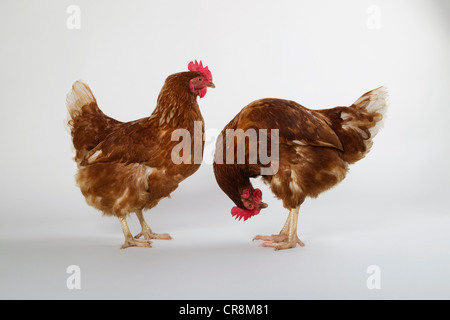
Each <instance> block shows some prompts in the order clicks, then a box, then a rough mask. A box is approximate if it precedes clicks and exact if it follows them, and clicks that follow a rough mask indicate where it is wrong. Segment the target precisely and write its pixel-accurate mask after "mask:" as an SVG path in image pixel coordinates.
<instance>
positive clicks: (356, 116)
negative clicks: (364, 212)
mask: <svg viewBox="0 0 450 320" xmlns="http://www.w3.org/2000/svg"><path fill="white" fill-rule="evenodd" d="M386 109H387V91H386V89H385V87H380V88H378V89H375V90H372V91H369V92H367V93H366V94H364V95H362V96H361V97H360V98H359V99H358V100H357V101H356V102H355V103H353V104H352V105H351V106H350V107H336V108H332V109H324V110H311V109H307V108H305V107H303V106H301V105H300V104H298V103H296V102H293V101H288V100H282V99H262V100H257V101H254V102H252V103H250V104H249V105H247V106H246V107H244V108H243V109H242V110H241V112H239V113H238V114H237V115H236V116H235V117H234V119H233V120H231V122H230V123H229V124H228V125H227V126H226V127H225V128H224V129H223V131H222V135H221V136H220V139H219V140H218V144H217V148H216V157H215V163H214V174H215V177H216V180H217V183H218V185H219V186H220V188H221V189H222V190H223V191H224V192H225V193H226V194H227V195H228V197H229V198H230V199H231V200H232V201H233V202H234V203H235V204H236V207H234V208H233V209H232V210H231V213H232V215H233V216H235V217H236V218H238V219H242V218H244V220H247V219H248V218H250V217H252V216H254V215H256V214H258V213H259V212H260V210H261V209H263V208H265V207H267V205H266V204H265V203H263V202H262V193H261V191H260V190H259V189H254V188H253V186H252V184H251V182H250V178H256V177H258V176H262V179H263V181H264V182H265V183H266V184H268V185H269V187H270V189H271V190H272V192H273V193H274V194H275V196H276V197H277V198H278V199H280V200H282V201H283V206H284V207H285V208H286V209H288V210H289V216H288V218H287V221H286V223H285V225H284V227H283V228H282V230H281V232H280V233H279V234H277V235H269V236H261V235H258V236H256V237H255V238H254V240H264V241H266V242H264V243H263V244H262V245H263V246H266V247H274V248H275V249H287V248H294V247H296V245H297V244H299V245H300V246H303V245H304V244H303V242H302V241H300V239H299V238H298V236H297V221H298V212H299V208H300V205H301V204H302V203H303V202H304V200H305V198H306V197H308V196H309V197H317V196H318V195H319V194H320V193H321V192H324V191H325V190H328V189H330V188H331V187H333V186H335V185H336V184H338V183H339V182H340V181H342V180H343V179H344V178H345V176H346V173H347V170H348V165H349V164H352V163H355V162H356V161H358V160H360V159H362V158H364V156H365V155H366V154H367V153H368V152H369V150H370V148H371V146H372V143H373V142H372V139H373V137H375V135H376V134H377V132H378V130H379V129H380V127H381V125H382V122H383V118H384V114H385V112H386ZM239 129H241V131H240V134H237V132H238V131H239ZM274 129H275V130H274ZM252 132H253V133H254V132H257V133H258V135H257V141H256V142H255V141H254V143H253V147H252V144H251V142H250V140H251V137H252V134H251V133H252ZM227 139H228V142H230V141H231V140H230V139H232V140H233V141H232V142H231V143H228V142H226V141H227ZM274 140H275V142H276V143H273V142H274ZM247 141H248V143H247ZM219 142H220V143H219ZM221 143H222V144H221ZM240 143H241V146H242V143H243V144H244V145H245V146H244V147H245V158H244V159H241V161H239V159H237V156H238V154H239V151H238V149H239V148H240V146H239V144H240ZM230 146H231V147H230ZM265 146H267V150H261V148H264V147H265ZM274 148H276V149H274ZM261 151H264V152H266V154H272V155H273V154H277V155H278V156H277V157H275V158H274V159H272V161H271V163H270V164H268V163H267V161H266V162H261V159H257V161H255V159H256V158H257V157H258V156H261ZM263 154H264V153H263ZM227 157H228V161H227ZM230 159H231V161H230ZM242 160H244V161H242ZM252 160H253V161H252ZM269 165H270V166H269ZM268 167H270V168H268ZM263 168H265V169H270V170H271V171H269V173H268V174H267V173H264V174H262V169H263Z"/></svg>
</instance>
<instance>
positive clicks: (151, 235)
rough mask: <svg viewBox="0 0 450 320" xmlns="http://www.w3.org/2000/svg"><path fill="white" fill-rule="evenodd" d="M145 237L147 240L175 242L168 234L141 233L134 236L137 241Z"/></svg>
mask: <svg viewBox="0 0 450 320" xmlns="http://www.w3.org/2000/svg"><path fill="white" fill-rule="evenodd" d="M140 237H144V239H145V240H150V239H159V240H173V238H172V237H171V236H170V234H168V233H153V232H148V231H141V232H139V233H138V234H137V235H135V236H134V238H135V239H139V238H140Z"/></svg>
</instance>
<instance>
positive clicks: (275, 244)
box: [253, 206, 305, 250]
mask: <svg viewBox="0 0 450 320" xmlns="http://www.w3.org/2000/svg"><path fill="white" fill-rule="evenodd" d="M299 209H300V206H298V207H296V208H293V209H291V211H290V212H289V216H288V218H287V220H286V223H285V224H284V227H283V229H281V231H280V233H279V234H277V235H270V236H262V235H257V236H256V237H254V238H253V240H263V241H266V242H263V243H262V244H261V246H263V247H272V248H274V249H275V250H283V249H290V248H295V247H296V246H297V244H299V245H300V247H304V246H305V244H304V243H303V242H302V241H301V240H300V239H299V237H298V236H297V224H298V211H299Z"/></svg>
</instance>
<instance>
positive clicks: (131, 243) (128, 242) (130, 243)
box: [119, 217, 152, 249]
mask: <svg viewBox="0 0 450 320" xmlns="http://www.w3.org/2000/svg"><path fill="white" fill-rule="evenodd" d="M119 221H120V225H121V226H122V231H123V235H124V236H125V242H124V243H123V245H122V246H121V247H120V249H126V248H129V247H146V248H151V247H152V243H151V242H150V241H138V240H135V239H134V238H133V236H132V235H131V232H130V229H129V228H128V223H127V219H126V218H125V217H119Z"/></svg>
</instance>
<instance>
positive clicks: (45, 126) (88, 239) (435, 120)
mask: <svg viewBox="0 0 450 320" xmlns="http://www.w3.org/2000/svg"><path fill="white" fill-rule="evenodd" d="M70 5H76V6H78V7H79V9H80V25H79V26H80V29H70V28H68V26H67V20H68V19H69V20H70V16H71V14H70V13H67V12H66V10H67V8H68V7H69V6H70ZM449 14H450V5H449V2H448V1H446V0H442V1H438V0H435V1H425V0H420V1H419V0H408V1H406V0H402V1H400V0H397V1H381V0H373V1H359V0H358V1H356V0H347V1H339V2H338V1H331V0H330V1H325V0H322V1H314V2H313V1H276V2H274V1H253V0H252V1H239V2H238V1H201V0H198V1H195V2H192V1H164V2H162V1H136V0H133V1H95V2H94V1H82V0H77V1H56V0H53V1H31V0H26V1H2V2H0V36H1V37H0V39H1V40H0V41H1V50H0V70H1V72H0V88H1V95H0V107H1V109H0V110H1V111H0V112H1V113H0V146H1V153H2V154H1V166H0V173H1V178H2V179H1V182H0V188H1V194H2V200H1V202H0V210H1V212H0V261H1V262H0V283H1V285H0V298H13V299H14V298H31V299H33V298H44V299H46V298H62V299H78V298H88V299H89V298H137V299H140V298H142V299H188V298H191V299H316V298H326V299H334V298H344V299H350V298H357V299H381V298H388V299H394V298H450V278H449V277H448V270H449V268H450V258H449V257H450V235H449V233H448V230H449V226H450V216H449V211H450V210H449V207H450V206H449V204H450V201H449V197H448V191H449V189H450V188H449V186H450V183H449V181H450V170H449V166H448V164H449V160H450V151H449V150H450V149H449V142H448V138H449V137H450V135H449V129H448V119H449V116H450V111H449V102H448V92H449V88H450V62H449V59H448V57H449V56H450V43H449V37H450V23H449V22H448V21H449ZM69 22H70V21H69ZM69 25H70V23H69ZM194 59H201V60H203V62H204V63H205V64H207V65H208V66H209V67H210V70H211V71H212V74H213V77H214V83H215V84H216V89H209V90H208V93H207V95H206V97H205V98H203V99H201V100H200V101H199V104H200V107H201V110H202V113H203V116H204V118H205V121H206V128H207V130H210V131H213V130H221V129H222V128H223V126H224V125H225V124H226V123H228V121H229V120H230V119H231V118H232V117H234V115H235V114H236V113H237V112H239V111H240V110H241V108H242V107H243V106H245V105H246V104H248V103H249V102H251V101H253V100H255V99H259V98H264V97H278V98H285V99H291V100H295V101H297V102H299V103H300V104H302V105H304V106H307V107H310V108H315V109H319V108H330V107H334V106H337V105H350V104H351V103H352V102H353V101H355V100H356V99H357V98H358V97H359V96H360V95H361V94H363V93H364V92H366V91H368V90H371V89H373V88H376V87H379V86H381V85H386V86H387V87H388V88H389V92H390V101H391V105H390V109H389V111H388V119H387V121H386V125H385V128H384V129H383V130H382V131H381V132H380V133H379V135H378V136H377V138H376V139H375V143H374V147H373V148H372V151H371V153H370V154H369V155H368V156H367V157H366V158H365V159H363V160H362V161H360V162H359V163H357V164H355V165H353V166H352V167H351V170H350V173H349V175H348V176H347V178H346V179H345V180H344V181H343V182H342V183H341V184H340V185H339V186H337V187H336V188H334V189H333V190H331V191H329V192H326V193H324V194H322V195H321V196H320V197H319V198H318V199H315V200H307V201H306V202H305V204H304V205H303V206H302V208H301V211H300V212H301V215H300V219H299V235H300V238H301V239H302V240H303V241H304V242H305V243H306V247H305V248H299V247H298V248H297V249H294V250H286V251H282V252H273V251H272V250H271V249H268V248H261V247H258V244H257V243H252V242H251V239H252V237H253V236H254V235H256V234H270V233H276V232H278V231H279V230H280V229H281V227H282V225H283V223H284V221H285V218H286V211H285V210H284V209H283V207H282V205H281V202H280V201H277V200H276V199H274V197H273V196H272V194H271V192H270V190H268V189H267V187H266V186H264V185H262V184H261V183H260V182H258V181H256V182H255V185H257V186H259V187H260V188H261V189H262V190H263V197H264V199H265V201H266V202H267V203H268V204H269V208H268V209H266V210H264V211H263V212H262V213H261V214H260V215H258V216H256V217H254V218H252V219H250V220H248V221H247V222H245V223H244V222H237V221H234V220H233V219H232V217H231V215H230V209H231V207H232V206H233V203H232V202H231V201H230V200H229V199H228V198H227V197H226V196H225V194H223V193H222V191H221V190H220V189H219V188H218V186H217V184H216V182H215V179H214V175H213V172H212V166H211V164H207V163H205V164H203V165H202V167H201V168H200V170H199V171H198V172H197V173H196V174H195V175H194V176H192V177H191V178H190V179H188V180H186V181H184V182H183V183H182V184H181V186H180V187H179V188H178V189H177V190H176V191H175V192H174V193H173V194H172V199H165V200H163V201H161V203H160V205H158V206H157V207H156V208H155V209H153V210H151V211H150V212H148V213H147V214H146V217H147V218H148V221H149V223H150V225H151V226H152V228H153V229H154V230H155V231H156V232H169V233H170V234H171V235H172V236H173V237H174V238H175V240H174V241H169V242H164V241H154V248H153V249H142V248H130V249H127V250H119V247H120V245H121V244H122V242H123V236H122V231H121V229H120V226H119V223H118V221H117V219H114V218H107V217H102V215H101V214H100V213H98V212H97V211H96V210H95V209H93V208H91V207H89V206H87V205H86V203H85V200H84V198H83V197H82V195H81V193H80V191H79V189H78V188H77V187H76V185H75V181H74V174H75V172H76V170H75V169H76V166H75V163H74V162H73V161H72V157H73V155H74V153H73V149H72V147H71V141H70V135H69V133H68V130H67V129H66V128H65V118H66V109H65V95H66V93H67V92H68V91H69V90H70V88H71V85H72V83H73V82H74V81H75V80H78V79H83V80H84V81H86V82H87V83H88V84H89V85H90V86H91V88H92V90H93V92H94V95H95V96H96V98H97V101H98V103H99V105H100V108H101V109H102V110H103V111H104V112H105V113H106V114H108V115H109V116H112V117H114V118H116V119H118V120H121V121H130V120H134V119H137V118H141V117H144V116H147V115H149V114H150V113H151V112H152V110H153V108H154V107H155V101H156V98H157V95H158V93H159V90H160V88H161V86H162V84H163V82H164V79H165V77H167V76H168V75H169V74H172V73H175V72H180V71H184V70H187V64H188V62H189V61H191V60H194ZM212 143H213V142H212V140H210V141H207V148H208V149H209V150H212ZM130 226H131V228H132V229H133V230H132V231H133V233H137V232H138V231H139V230H138V229H139V227H138V223H137V219H136V218H132V219H131V221H130ZM69 265H78V266H79V267H80V270H81V289H79V290H69V289H68V288H67V286H66V280H67V278H68V276H69V275H68V274H67V273H66V268H67V267H68V266H69ZM371 265H375V266H378V267H379V270H380V271H381V277H380V278H379V279H380V281H381V282H380V283H381V289H374V290H370V289H369V288H368V287H367V285H366V281H367V279H368V278H369V276H370V275H369V274H368V273H367V268H368V267H369V266H371Z"/></svg>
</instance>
